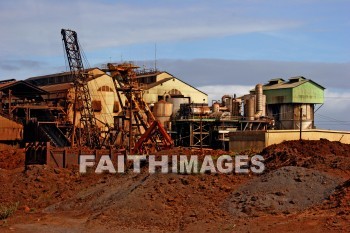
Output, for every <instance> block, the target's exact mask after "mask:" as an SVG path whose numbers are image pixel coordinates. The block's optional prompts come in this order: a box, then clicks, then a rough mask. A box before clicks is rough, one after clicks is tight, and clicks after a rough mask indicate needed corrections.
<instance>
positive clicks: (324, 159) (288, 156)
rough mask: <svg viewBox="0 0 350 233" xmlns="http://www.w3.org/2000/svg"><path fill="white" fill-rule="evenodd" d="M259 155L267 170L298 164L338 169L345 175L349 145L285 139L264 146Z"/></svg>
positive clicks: (323, 141)
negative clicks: (262, 158)
mask: <svg viewBox="0 0 350 233" xmlns="http://www.w3.org/2000/svg"><path fill="white" fill-rule="evenodd" d="M261 155H262V156H264V158H265V165H266V167H267V169H268V170H276V169H278V168H280V167H283V166H299V167H306V168H316V169H317V170H320V171H328V170H340V171H341V172H342V173H344V172H345V173H346V175H347V176H348V175H349V174H348V173H349V170H350V145H349V144H342V143H340V142H330V141H328V140H324V139H321V140H319V141H311V140H310V141H306V140H302V141H286V142H283V143H281V144H277V145H271V146H269V147H267V148H265V149H264V150H263V151H262V152H261ZM345 177H346V176H345Z"/></svg>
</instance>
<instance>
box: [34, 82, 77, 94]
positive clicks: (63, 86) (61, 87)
mask: <svg viewBox="0 0 350 233" xmlns="http://www.w3.org/2000/svg"><path fill="white" fill-rule="evenodd" d="M73 86H74V84H73V83H60V84H52V85H47V86H41V87H40V88H41V89H43V90H45V91H47V92H50V93H54V92H62V91H66V90H68V89H70V88H72V87H73Z"/></svg>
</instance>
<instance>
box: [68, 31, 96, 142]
mask: <svg viewBox="0 0 350 233" xmlns="http://www.w3.org/2000/svg"><path fill="white" fill-rule="evenodd" d="M61 34H62V40H63V43H64V47H65V52H66V55H67V60H68V64H69V69H70V71H71V75H72V76H73V80H74V88H75V98H74V105H73V109H74V115H73V132H72V136H71V145H72V146H74V144H75V141H76V142H78V144H80V143H82V144H83V145H86V146H88V147H90V148H100V147H101V143H100V132H99V129H98V127H97V124H96V118H95V116H94V112H93V111H92V101H91V96H90V92H89V88H88V85H87V81H88V73H87V72H86V71H85V69H84V66H83V61H82V57H81V53H80V48H79V43H78V37H77V33H76V32H75V31H72V30H67V29H62V30H61ZM78 105H79V106H80V108H81V110H80V121H81V123H82V126H83V128H82V130H80V132H79V136H78V137H76V136H77V134H76V116H77V114H76V112H77V108H78Z"/></svg>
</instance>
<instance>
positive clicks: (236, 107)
mask: <svg viewBox="0 0 350 233" xmlns="http://www.w3.org/2000/svg"><path fill="white" fill-rule="evenodd" d="M231 114H232V116H240V115H241V99H232V112H231Z"/></svg>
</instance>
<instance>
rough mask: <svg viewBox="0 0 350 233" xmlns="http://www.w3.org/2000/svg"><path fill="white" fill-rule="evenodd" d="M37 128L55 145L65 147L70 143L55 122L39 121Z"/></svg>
mask: <svg viewBox="0 0 350 233" xmlns="http://www.w3.org/2000/svg"><path fill="white" fill-rule="evenodd" d="M39 128H40V129H41V131H42V132H43V133H44V134H45V135H46V136H47V137H48V138H49V139H50V141H51V142H52V143H53V144H54V145H55V146H56V147H66V146H69V145H70V142H69V140H68V139H67V138H66V136H65V135H64V134H63V133H62V131H61V130H60V129H59V128H58V127H57V125H56V124H52V123H41V124H40V125H39Z"/></svg>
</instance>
